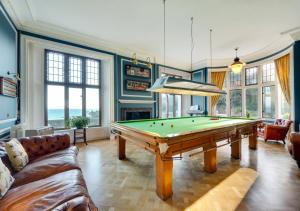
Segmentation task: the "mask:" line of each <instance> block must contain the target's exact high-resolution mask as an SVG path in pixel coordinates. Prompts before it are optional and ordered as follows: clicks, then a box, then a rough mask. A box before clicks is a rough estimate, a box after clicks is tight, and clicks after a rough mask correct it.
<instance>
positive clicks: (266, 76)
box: [263, 62, 275, 83]
mask: <svg viewBox="0 0 300 211" xmlns="http://www.w3.org/2000/svg"><path fill="white" fill-rule="evenodd" d="M272 81H275V64H274V62H271V63H268V64H264V65H263V83H267V82H272Z"/></svg>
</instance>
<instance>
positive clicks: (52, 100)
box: [47, 85, 65, 128]
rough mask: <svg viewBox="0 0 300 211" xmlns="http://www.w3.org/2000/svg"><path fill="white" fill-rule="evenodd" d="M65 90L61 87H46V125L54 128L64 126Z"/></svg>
mask: <svg viewBox="0 0 300 211" xmlns="http://www.w3.org/2000/svg"><path fill="white" fill-rule="evenodd" d="M64 90H65V88H64V87H63V86H54V85H48V86H47V91H48V93H47V108H48V110H47V116H48V123H49V124H50V125H52V126H53V127H55V128H63V127H64V126H65V92H64Z"/></svg>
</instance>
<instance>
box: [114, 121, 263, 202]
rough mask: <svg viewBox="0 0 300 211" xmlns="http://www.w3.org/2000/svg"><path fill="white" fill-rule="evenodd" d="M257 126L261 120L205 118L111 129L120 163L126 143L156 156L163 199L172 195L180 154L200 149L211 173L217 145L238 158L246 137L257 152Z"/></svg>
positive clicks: (132, 123) (130, 123)
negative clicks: (226, 148) (175, 164)
mask: <svg viewBox="0 0 300 211" xmlns="http://www.w3.org/2000/svg"><path fill="white" fill-rule="evenodd" d="M260 123H261V120H255V119H243V118H223V117H211V116H206V117H181V118H169V119H149V120H133V121H120V122H115V123H112V125H111V128H112V133H114V134H116V139H117V141H118V156H119V159H120V160H123V159H125V158H126V155H125V144H126V141H130V142H133V143H135V144H136V145H138V146H140V147H142V148H144V149H146V150H148V151H150V152H152V153H153V154H155V162H156V165H155V167H156V170H155V171H156V193H157V195H158V196H159V197H160V198H161V199H163V200H166V199H168V198H169V197H171V196H172V193H173V192H172V168H173V160H174V159H180V158H181V155H182V153H183V152H187V151H190V150H194V149H197V148H202V150H201V151H203V153H204V170H205V171H206V172H209V173H213V172H215V171H216V170H217V165H216V162H217V161H216V154H217V148H218V147H220V145H221V146H223V145H225V144H230V145H231V156H232V157H233V158H235V159H240V157H241V140H242V136H248V137H249V148H250V149H254V150H255V149H256V145H257V140H256V138H257V126H258V124H260ZM221 141H222V142H221ZM218 142H219V143H218ZM224 142H225V144H224Z"/></svg>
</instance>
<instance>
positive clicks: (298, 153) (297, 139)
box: [290, 132, 300, 161]
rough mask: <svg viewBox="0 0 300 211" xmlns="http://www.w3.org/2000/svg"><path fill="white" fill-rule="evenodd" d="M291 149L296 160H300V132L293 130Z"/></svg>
mask: <svg viewBox="0 0 300 211" xmlns="http://www.w3.org/2000/svg"><path fill="white" fill-rule="evenodd" d="M290 142H291V151H290V153H291V154H292V156H293V157H294V159H295V160H299V161H300V133H297V132H292V133H291V135H290Z"/></svg>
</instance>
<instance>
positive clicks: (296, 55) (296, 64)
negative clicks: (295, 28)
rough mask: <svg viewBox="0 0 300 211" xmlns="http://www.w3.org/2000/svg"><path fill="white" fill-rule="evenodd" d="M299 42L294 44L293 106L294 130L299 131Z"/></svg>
mask: <svg viewBox="0 0 300 211" xmlns="http://www.w3.org/2000/svg"><path fill="white" fill-rule="evenodd" d="M299 79H300V41H297V42H295V44H294V97H295V99H294V102H295V104H294V106H295V130H296V131H299V123H300V83H299V81H298V80H299Z"/></svg>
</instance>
